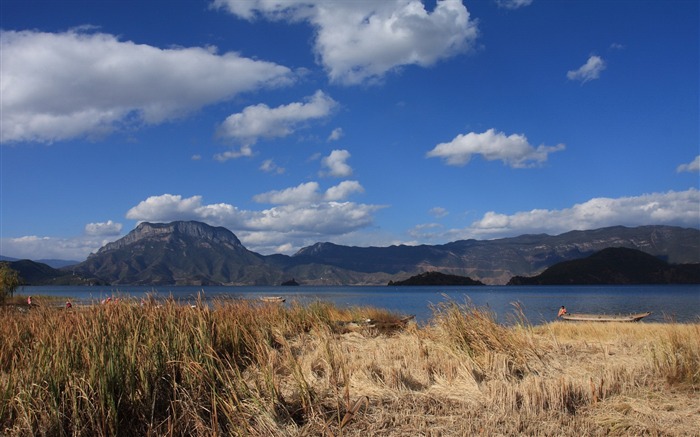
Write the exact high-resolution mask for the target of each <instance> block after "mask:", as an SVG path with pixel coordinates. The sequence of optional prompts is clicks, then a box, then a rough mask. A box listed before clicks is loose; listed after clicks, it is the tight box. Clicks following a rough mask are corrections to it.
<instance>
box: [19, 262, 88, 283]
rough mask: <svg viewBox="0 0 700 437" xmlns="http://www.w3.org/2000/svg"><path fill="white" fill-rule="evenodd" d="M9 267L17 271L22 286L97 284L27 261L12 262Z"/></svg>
mask: <svg viewBox="0 0 700 437" xmlns="http://www.w3.org/2000/svg"><path fill="white" fill-rule="evenodd" d="M9 265H10V268H11V269H13V270H15V271H17V273H18V274H19V277H20V279H21V280H22V284H23V285H89V284H95V283H97V282H99V281H97V280H96V279H94V278H83V277H82V276H79V275H75V274H73V273H72V272H67V271H63V270H57V269H54V268H53V267H51V266H49V265H47V264H44V263H40V262H35V261H31V260H28V259H22V260H18V261H12V262H9Z"/></svg>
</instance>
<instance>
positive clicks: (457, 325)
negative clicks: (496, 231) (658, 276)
mask: <svg viewBox="0 0 700 437" xmlns="http://www.w3.org/2000/svg"><path fill="white" fill-rule="evenodd" d="M0 311H1V312H2V314H1V315H0V316H1V317H2V318H1V319H0V327H1V328H2V329H1V332H2V333H3V335H2V338H1V339H0V434H1V435H7V436H24V435H49V436H54V435H56V436H59V435H86V436H87V435H90V436H92V435H96V436H111V435H154V436H155V435H202V436H204V435H206V436H209V435H251V436H299V435H304V436H315V435H327V436H341V435H343V436H363V437H365V436H368V435H372V436H403V435H417V436H461V435H471V434H477V433H478V434H486V435H572V436H573V435H577V436H578V435H678V436H680V435H684V436H685V435H700V434H698V430H697V426H696V425H697V423H698V422H700V405H699V404H698V402H697V399H698V391H699V389H700V346H699V344H698V343H699V342H698V339H699V338H700V325H698V324H675V323H665V324H647V323H636V324H623V323H619V324H593V323H589V324H566V323H561V322H555V323H551V324H547V325H540V326H530V325H528V323H527V321H526V320H524V319H522V318H521V319H520V321H521V323H519V324H517V325H516V326H514V327H504V326H501V325H499V324H497V323H495V321H494V318H493V317H492V315H491V314H490V313H489V312H488V311H486V310H483V309H478V308H474V307H473V306H471V305H469V304H465V305H459V304H456V303H454V302H448V303H446V304H444V305H442V306H439V307H436V308H435V309H434V312H435V313H434V317H433V319H432V321H431V323H430V324H429V325H427V326H423V327H418V326H416V325H409V326H408V327H406V328H405V329H401V330H391V331H386V330H379V329H377V328H376V326H379V325H380V324H371V325H363V324H361V323H360V324H359V325H358V329H357V330H355V331H353V332H347V331H348V330H347V329H338V326H339V324H338V322H352V321H357V322H360V321H363V320H365V319H373V320H375V321H381V322H383V323H381V326H399V325H397V324H395V323H394V322H396V321H397V320H398V318H399V317H398V316H396V315H392V314H387V313H386V312H383V311H379V310H376V309H372V308H354V309H349V310H341V309H339V308H336V307H334V306H332V305H328V304H323V303H316V304H312V305H309V306H305V307H303V306H299V305H294V304H293V305H289V306H284V305H278V304H260V303H255V302H247V301H218V302H216V303H215V304H214V305H213V306H211V307H210V306H207V305H204V304H203V303H202V302H200V303H199V304H198V305H196V306H195V307H194V308H192V307H189V306H185V305H178V304H177V303H175V302H166V303H164V304H163V305H157V304H156V302H151V303H150V304H147V305H145V306H142V305H139V304H138V303H137V302H131V301H124V302H120V303H118V304H110V305H101V306H92V307H85V308H74V309H72V310H63V309H56V308H41V307H39V308H33V309H32V310H31V311H28V312H24V313H21V312H19V311H15V310H12V309H11V308H4V309H1V310H0ZM342 326H347V325H342ZM373 326H374V327H373Z"/></svg>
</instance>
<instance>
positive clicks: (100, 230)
mask: <svg viewBox="0 0 700 437" xmlns="http://www.w3.org/2000/svg"><path fill="white" fill-rule="evenodd" d="M121 231H122V224H121V223H115V222H113V221H112V220H108V221H106V222H100V223H88V224H87V225H85V234H86V235H91V236H100V235H103V236H115V235H119V234H121Z"/></svg>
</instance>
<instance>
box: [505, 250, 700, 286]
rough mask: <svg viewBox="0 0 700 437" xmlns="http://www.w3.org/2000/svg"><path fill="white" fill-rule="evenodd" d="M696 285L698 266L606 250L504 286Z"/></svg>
mask: <svg viewBox="0 0 700 437" xmlns="http://www.w3.org/2000/svg"><path fill="white" fill-rule="evenodd" d="M574 284H575V285H597V284H600V285H603V284H700V264H680V265H671V264H668V263H667V262H665V261H662V260H660V259H658V258H655V257H653V256H651V255H649V254H647V253H644V252H642V251H639V250H635V249H627V248H609V249H604V250H601V251H600V252H597V253H595V254H593V255H591V256H589V257H587V258H584V259H578V260H573V261H564V262H561V263H558V264H555V265H553V266H551V267H549V268H548V269H546V270H545V271H544V272H542V273H541V274H539V275H537V276H534V277H531V278H527V277H520V276H516V277H514V278H512V279H511V280H510V281H509V282H508V285H574Z"/></svg>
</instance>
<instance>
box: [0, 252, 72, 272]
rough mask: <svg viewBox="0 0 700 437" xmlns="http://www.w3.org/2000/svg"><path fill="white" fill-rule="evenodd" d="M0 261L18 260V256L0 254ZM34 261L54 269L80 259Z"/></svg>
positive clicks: (70, 264)
mask: <svg viewBox="0 0 700 437" xmlns="http://www.w3.org/2000/svg"><path fill="white" fill-rule="evenodd" d="M0 261H20V259H19V258H11V257H9V256H3V255H0ZM33 261H34V262H38V263H42V264H46V265H47V266H49V267H53V268H54V269H60V268H61V267H67V266H72V265H75V264H78V263H79V262H80V261H71V260H66V259H35V260H33Z"/></svg>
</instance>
